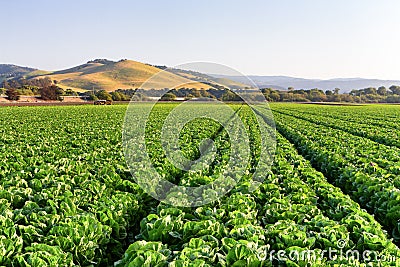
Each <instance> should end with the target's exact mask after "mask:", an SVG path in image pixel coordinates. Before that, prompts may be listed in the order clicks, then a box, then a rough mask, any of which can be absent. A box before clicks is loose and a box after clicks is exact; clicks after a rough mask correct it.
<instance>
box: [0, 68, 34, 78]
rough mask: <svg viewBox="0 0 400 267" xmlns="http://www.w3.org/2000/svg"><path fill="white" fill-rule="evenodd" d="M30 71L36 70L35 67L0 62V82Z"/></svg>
mask: <svg viewBox="0 0 400 267" xmlns="http://www.w3.org/2000/svg"><path fill="white" fill-rule="evenodd" d="M32 71H36V69H34V68H28V67H21V66H16V65H13V64H0V82H2V81H3V80H5V79H12V78H18V77H21V76H23V75H25V74H27V73H29V72H32Z"/></svg>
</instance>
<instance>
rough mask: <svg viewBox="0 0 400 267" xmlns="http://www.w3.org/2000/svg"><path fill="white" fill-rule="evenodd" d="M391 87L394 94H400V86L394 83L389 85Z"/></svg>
mask: <svg viewBox="0 0 400 267" xmlns="http://www.w3.org/2000/svg"><path fill="white" fill-rule="evenodd" d="M389 89H390V91H392V93H393V94H394V95H400V86H397V85H392V86H390V87H389Z"/></svg>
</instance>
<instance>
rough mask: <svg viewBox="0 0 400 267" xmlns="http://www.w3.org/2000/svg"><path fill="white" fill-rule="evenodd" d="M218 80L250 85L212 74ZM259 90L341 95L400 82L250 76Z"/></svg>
mask: <svg viewBox="0 0 400 267" xmlns="http://www.w3.org/2000/svg"><path fill="white" fill-rule="evenodd" d="M210 75H211V76H214V77H217V78H226V79H230V80H234V81H237V82H241V83H245V84H250V83H249V81H248V79H247V78H246V77H243V76H228V75H218V74H210ZM248 78H250V79H251V80H252V81H253V82H254V83H255V84H256V85H257V86H258V87H259V88H273V89H278V90H287V88H288V87H294V88H295V89H313V88H318V89H322V90H334V89H335V88H340V92H341V93H347V92H350V91H351V90H353V89H363V88H367V87H379V86H385V87H390V86H391V85H400V80H379V79H363V78H336V79H328V80H322V79H303V78H295V77H289V76H255V75H249V76H248Z"/></svg>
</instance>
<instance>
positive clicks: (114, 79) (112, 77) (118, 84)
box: [33, 60, 210, 91]
mask: <svg viewBox="0 0 400 267" xmlns="http://www.w3.org/2000/svg"><path fill="white" fill-rule="evenodd" d="M157 73H159V74H158V75H157V79H156V80H152V82H150V83H145V82H146V80H148V79H149V78H150V77H152V76H153V75H155V74H157ZM44 77H49V78H50V79H52V80H56V81H57V82H58V85H59V86H60V87H63V88H71V89H74V90H78V91H82V90H92V89H95V90H107V91H114V90H116V89H129V88H143V89H152V88H154V89H163V88H182V87H187V88H197V89H201V88H204V89H208V88H210V85H207V84H204V83H201V82H196V81H192V80H189V79H187V78H184V77H182V76H179V75H176V74H174V73H171V72H165V71H163V72H161V70H160V69H158V68H156V67H153V66H150V65H147V64H144V63H140V62H137V61H133V60H121V61H118V62H113V61H108V60H94V61H89V62H88V63H86V64H83V65H80V66H77V67H73V68H70V69H66V70H61V71H55V72H50V73H46V74H40V75H37V76H34V77H33V78H44ZM144 83H145V84H144ZM177 84H180V86H175V85H177Z"/></svg>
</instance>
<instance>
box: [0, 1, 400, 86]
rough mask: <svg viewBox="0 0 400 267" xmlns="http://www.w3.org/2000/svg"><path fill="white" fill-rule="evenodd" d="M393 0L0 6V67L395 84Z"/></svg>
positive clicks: (399, 63) (398, 26)
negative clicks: (216, 71)
mask: <svg viewBox="0 0 400 267" xmlns="http://www.w3.org/2000/svg"><path fill="white" fill-rule="evenodd" d="M399 14H400V1H398V0H381V1H375V0H335V1H328V0H319V1H316V0H274V1H268V0H267V1H261V0H260V1H257V0H249V1H244V0H243V1H235V0H230V1H229V0H214V1H212V0H202V1H199V0H198V1H194V0H185V1H183V0H182V1H180V0H169V1H136V0H126V1H124V0H114V1H110V0H107V1H104V0H80V1H75V0H69V1H61V0H60V1H54V0H52V1H50V0H35V1H30V0H0V21H1V36H2V37H1V38H0V39H1V41H0V63H11V64H17V65H22V66H31V67H35V68H39V69H44V70H59V69H65V68H68V67H72V66H76V65H79V64H82V63H85V62H87V61H88V60H91V59H95V58H107V59H115V60H118V59H122V58H127V59H132V60H137V61H140V62H145V63H151V64H160V65H167V66H175V65H178V64H182V63H187V62H196V61H201V62H204V61H205V62H215V63H218V64H223V65H226V66H229V67H231V68H234V69H237V70H238V71H240V72H241V73H244V74H247V75H287V76H294V77H303V78H321V79H327V78H338V77H341V78H345V77H363V78H379V79H397V80H400V16H399Z"/></svg>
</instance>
